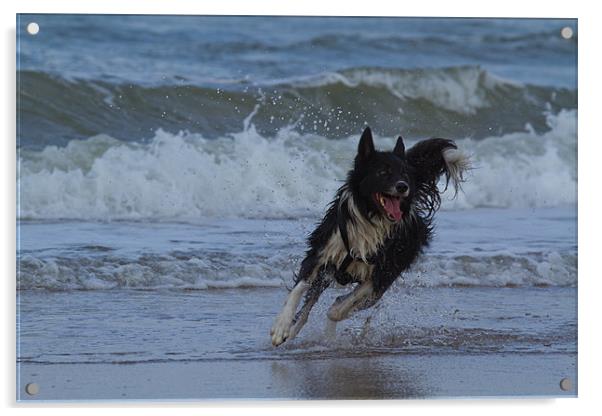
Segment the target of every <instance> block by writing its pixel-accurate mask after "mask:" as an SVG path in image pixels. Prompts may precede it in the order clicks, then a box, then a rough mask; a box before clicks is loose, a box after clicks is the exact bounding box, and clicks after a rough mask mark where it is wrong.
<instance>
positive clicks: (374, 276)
mask: <svg viewBox="0 0 602 416" xmlns="http://www.w3.org/2000/svg"><path fill="white" fill-rule="evenodd" d="M468 168H469V159H468V158H467V157H466V156H465V155H464V154H463V153H461V152H460V151H458V150H457V147H456V145H455V143H454V142H453V141H451V140H447V139H429V140H423V141H421V142H419V143H417V144H416V145H414V146H413V147H412V148H411V149H409V150H408V151H407V152H406V150H405V146H404V143H403V139H402V138H401V136H400V137H399V138H398V139H397V144H396V145H395V148H394V149H393V151H392V152H381V151H377V150H375V148H374V142H373V140H372V132H371V131H370V128H369V127H367V128H366V129H365V130H364V132H363V134H362V136H361V138H360V142H359V146H358V151H357V155H356V157H355V161H354V166H353V169H352V170H351V171H350V172H349V173H348V175H347V180H346V182H345V184H344V185H343V186H341V188H340V189H339V190H338V191H337V193H336V196H335V198H334V200H333V201H332V203H331V204H330V206H329V208H328V210H327V212H326V215H325V216H324V219H323V220H322V222H321V223H320V224H319V225H318V226H317V228H316V229H315V230H314V232H313V233H311V235H310V236H309V239H308V246H309V247H308V250H307V253H306V256H305V259H304V260H303V262H302V263H301V268H300V271H299V273H298V275H297V276H296V277H295V285H294V287H293V289H292V290H291V292H290V294H289V296H288V298H287V299H286V302H285V304H284V308H283V309H282V312H281V313H280V314H279V315H278V317H277V318H276V321H275V322H274V325H273V327H272V330H271V336H272V344H273V345H275V346H277V345H280V344H282V343H283V342H284V341H286V340H289V339H292V338H293V337H295V336H296V335H297V334H298V333H299V331H300V330H301V328H302V327H303V325H304V324H305V322H306V321H307V318H308V316H309V312H310V310H311V308H312V307H313V306H314V304H315V303H316V302H317V300H318V297H319V296H320V294H321V293H322V292H323V291H324V290H325V289H326V288H327V287H329V286H330V285H331V284H332V283H333V282H335V281H336V282H337V283H339V284H340V285H348V284H354V285H355V288H354V289H353V290H352V291H351V292H350V293H349V294H347V295H344V296H340V297H338V298H337V299H336V301H335V302H334V304H333V305H332V306H331V307H330V309H329V310H328V314H327V316H328V319H329V320H330V323H331V324H330V326H331V328H332V329H334V325H335V323H336V322H338V321H341V320H343V319H346V318H347V317H349V315H350V314H351V313H352V312H354V311H357V310H361V309H366V308H369V307H371V306H373V305H374V304H375V303H376V302H377V301H378V300H379V299H380V298H381V297H382V296H383V294H384V293H385V291H386V290H387V289H388V288H389V287H390V286H391V284H392V283H393V282H394V281H395V279H397V277H399V275H400V274H401V273H402V272H403V271H404V270H406V269H408V268H409V267H410V265H411V264H412V263H413V262H414V261H415V260H416V258H417V256H418V255H419V254H420V253H421V252H422V250H423V248H425V247H426V246H427V245H428V243H429V241H430V239H431V234H432V229H433V226H432V222H433V216H434V214H435V212H436V211H437V210H438V208H439V206H440V204H441V197H440V191H439V189H438V187H437V183H438V182H439V179H440V177H441V176H442V175H445V179H446V184H447V185H449V183H450V181H451V184H452V185H453V187H454V189H455V192H456V194H457V192H458V187H459V185H460V184H461V182H463V180H464V173H465V172H466V170H467V169H468ZM446 189H447V186H446ZM304 295H305V302H304V304H303V306H302V307H301V308H300V309H299V310H298V311H297V308H298V306H299V303H300V301H301V299H302V298H303V296H304ZM332 329H331V330H332Z"/></svg>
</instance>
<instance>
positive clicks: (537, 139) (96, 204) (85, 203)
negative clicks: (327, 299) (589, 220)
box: [18, 111, 577, 220]
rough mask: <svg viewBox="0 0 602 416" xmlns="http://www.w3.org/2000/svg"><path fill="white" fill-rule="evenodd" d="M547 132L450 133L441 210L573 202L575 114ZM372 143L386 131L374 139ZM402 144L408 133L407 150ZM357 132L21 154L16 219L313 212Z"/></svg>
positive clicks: (170, 137)
mask: <svg viewBox="0 0 602 416" xmlns="http://www.w3.org/2000/svg"><path fill="white" fill-rule="evenodd" d="M547 123H548V125H549V128H550V130H549V131H547V132H545V133H542V134H540V133H537V132H535V131H533V130H532V129H528V130H529V131H526V132H522V133H512V134H507V135H502V136H499V137H498V136H492V137H488V138H485V139H483V140H474V139H468V138H465V139H456V142H457V144H458V146H459V147H460V149H462V151H464V152H466V153H467V154H469V155H470V156H471V158H472V160H473V165H474V169H473V170H472V171H471V172H470V174H469V176H468V180H467V182H466V183H465V184H464V185H463V191H462V192H460V193H459V195H458V196H457V198H456V199H453V200H452V199H451V198H449V197H447V196H445V194H444V198H443V199H444V201H443V208H444V209H465V208H474V207H500V208H505V207H548V206H558V205H565V204H575V203H576V201H577V199H576V198H577V197H576V185H577V171H576V163H577V161H576V146H577V140H576V112H574V111H568V112H567V111H564V112H561V113H559V114H558V115H555V116H554V115H549V116H548V118H547ZM376 143H377V146H378V147H379V148H383V149H390V148H392V147H393V145H394V143H393V139H392V138H383V137H377V138H376ZM412 144H413V141H411V140H408V143H407V146H408V147H409V146H411V145H412ZM356 146H357V136H352V137H348V138H346V139H341V140H329V139H327V138H325V137H322V136H319V135H315V134H301V133H298V132H296V131H294V130H292V129H290V128H289V129H283V130H280V131H279V132H278V134H277V135H276V137H272V138H266V137H264V136H262V135H261V134H260V133H259V132H257V130H256V129H255V128H254V126H253V125H252V124H251V125H250V126H249V127H248V128H247V129H246V130H245V131H243V132H240V133H237V134H232V135H228V136H225V137H221V138H219V139H207V138H204V137H203V136H202V135H199V134H192V133H179V134H171V133H168V132H165V131H163V130H159V131H157V132H156V133H155V135H154V137H153V139H152V140H150V142H148V143H146V144H141V143H127V142H123V141H119V140H116V139H114V138H112V137H110V136H107V135H100V136H95V137H92V138H90V139H88V140H83V141H82V140H73V141H71V142H69V144H68V145H67V146H65V147H57V146H47V147H46V148H44V149H43V150H42V151H30V150H22V151H21V152H20V159H19V177H18V187H19V200H18V215H19V218H21V219H57V218H63V219H64V218H67V219H103V220H106V219H145V218H154V219H180V220H195V219H199V218H206V217H239V218H240V217H243V218H296V217H308V216H309V217H314V216H315V217H317V216H319V215H321V214H322V213H323V210H324V208H325V207H326V205H327V204H328V203H329V201H330V200H331V198H332V197H333V195H334V193H335V191H336V189H337V188H338V187H339V186H340V185H341V184H342V181H343V180H344V178H345V176H346V172H347V170H348V169H349V168H350V166H351V162H352V160H353V157H354V154H355V151H356Z"/></svg>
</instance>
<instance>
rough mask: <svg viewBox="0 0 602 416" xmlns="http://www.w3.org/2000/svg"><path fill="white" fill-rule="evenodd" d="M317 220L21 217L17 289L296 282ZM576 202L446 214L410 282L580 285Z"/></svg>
mask: <svg viewBox="0 0 602 416" xmlns="http://www.w3.org/2000/svg"><path fill="white" fill-rule="evenodd" d="M316 220H317V219H315V218H301V219H289V220H280V219H278V220H276V219H275V220H266V219H207V220H204V221H202V222H197V223H184V222H179V223H174V222H144V221H139V222H131V221H113V222H98V221H96V222H89V221H78V222H74V221H24V222H22V223H21V225H20V229H19V288H20V289H44V290H68V291H69V290H76V289H86V290H94V289H124V288H137V289H161V288H180V289H214V288H237V287H285V286H287V285H290V282H291V281H292V276H293V273H294V272H296V271H297V268H298V265H299V263H300V261H301V260H302V255H303V253H304V251H305V238H306V236H307V235H308V234H309V233H310V232H311V231H312V229H313V226H314V224H315V222H316ZM576 227H577V223H576V208H575V207H574V206H566V207H556V208H532V209H475V210H466V211H442V212H440V213H439V214H438V216H437V222H436V229H435V238H434V240H433V243H432V245H431V247H429V249H428V250H427V252H426V255H425V256H423V258H422V259H421V260H419V261H418V262H417V264H415V266H414V267H413V268H412V270H411V271H410V272H408V273H406V274H405V275H404V285H405V286H426V287H439V286H493V287H503V286H527V287H529V286H563V287H564V286H576V285H577V235H576V232H577V231H576V230H577V228H576Z"/></svg>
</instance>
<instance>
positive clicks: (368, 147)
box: [357, 127, 375, 160]
mask: <svg viewBox="0 0 602 416" xmlns="http://www.w3.org/2000/svg"><path fill="white" fill-rule="evenodd" d="M374 152H375V150H374V141H373V140H372V131H371V130H370V127H366V129H365V130H364V132H363V133H362V137H361V138H360V144H359V145H358V147H357V157H358V159H360V160H368V159H370V157H371V156H372V154H373V153H374Z"/></svg>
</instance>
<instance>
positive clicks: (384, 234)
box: [320, 190, 393, 281]
mask: <svg viewBox="0 0 602 416" xmlns="http://www.w3.org/2000/svg"><path fill="white" fill-rule="evenodd" d="M339 204H347V209H348V210H349V215H350V217H351V218H352V221H350V222H348V223H347V225H346V226H347V237H348V239H349V248H350V250H352V252H353V253H352V254H353V256H354V257H355V258H357V259H361V260H357V261H353V262H352V263H351V264H350V265H349V267H348V268H347V270H346V271H347V273H349V274H351V275H353V276H355V277H356V278H358V279H359V280H360V281H364V280H366V278H368V277H369V276H371V275H372V270H373V269H374V266H373V265H370V264H368V259H369V258H370V257H372V256H373V255H374V254H375V253H376V252H377V251H378V250H379V249H380V248H381V247H382V245H383V243H384V242H385V240H386V239H387V238H388V237H389V235H390V234H391V231H392V229H393V224H392V223H391V222H389V221H387V220H386V219H384V218H381V217H380V216H376V217H374V218H372V220H371V221H369V220H368V219H366V218H365V217H364V216H363V215H362V214H361V213H360V212H359V210H358V208H357V206H356V205H355V203H354V201H353V196H352V194H351V192H349V191H347V190H346V191H343V193H342V195H341V199H340V201H339ZM346 256H347V248H346V247H345V243H344V242H343V238H342V237H341V233H340V232H339V230H338V229H337V230H336V231H335V232H334V233H333V234H332V236H331V237H330V238H329V239H328V242H327V243H326V245H325V246H324V248H323V249H322V252H321V256H320V260H321V262H322V263H323V264H327V263H330V264H333V265H335V266H336V267H339V266H340V265H341V263H343V260H344V259H345V257H346Z"/></svg>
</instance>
